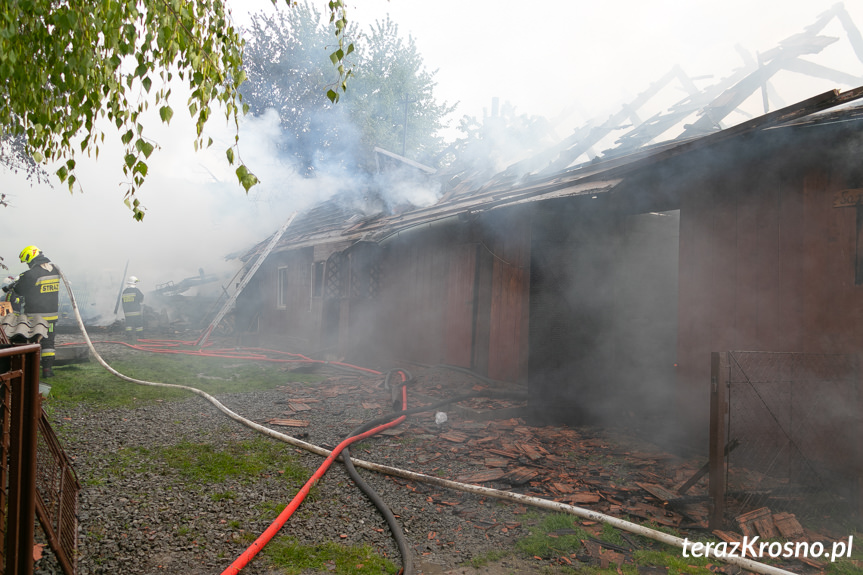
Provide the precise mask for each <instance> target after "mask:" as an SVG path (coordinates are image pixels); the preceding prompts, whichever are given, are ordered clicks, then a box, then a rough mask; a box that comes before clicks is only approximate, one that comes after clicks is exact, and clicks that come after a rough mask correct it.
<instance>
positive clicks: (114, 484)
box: [36, 346, 553, 575]
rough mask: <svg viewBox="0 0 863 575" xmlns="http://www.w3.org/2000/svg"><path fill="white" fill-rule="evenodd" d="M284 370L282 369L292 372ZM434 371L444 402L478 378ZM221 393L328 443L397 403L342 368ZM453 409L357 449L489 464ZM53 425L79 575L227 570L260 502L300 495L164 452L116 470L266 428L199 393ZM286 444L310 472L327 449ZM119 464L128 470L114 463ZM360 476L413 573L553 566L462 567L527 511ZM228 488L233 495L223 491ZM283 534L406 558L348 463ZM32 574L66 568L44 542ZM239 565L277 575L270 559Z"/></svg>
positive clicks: (108, 350) (378, 455)
mask: <svg viewBox="0 0 863 575" xmlns="http://www.w3.org/2000/svg"><path fill="white" fill-rule="evenodd" d="M118 347H119V346H99V349H100V353H102V355H103V357H105V358H106V360H108V361H109V362H110V361H111V357H112V355H111V354H112V353H113V354H115V356H116V354H118V353H130V352H131V353H138V352H134V351H129V350H128V348H119V349H118ZM415 375H416V374H415ZM289 379H290V375H289V374H287V373H286V380H289ZM425 379H426V383H430V384H431V385H430V387H429V388H430V389H432V391H433V392H434V393H437V394H438V396H437V397H442V396H445V394H446V393H453V392H454V390H455V389H458V390H463V389H465V387H464V386H467V388H469V387H470V386H471V385H472V384H473V383H476V380H472V378H470V377H469V376H465V375H463V374H457V373H456V374H449V375H446V376H444V375H441V374H437V375H434V374H432V375H429V376H428V377H426V378H425ZM444 384H446V385H444ZM449 385H454V386H456V387H455V388H450V387H448V386H449ZM424 390H425V389H424ZM458 393H461V391H458ZM441 394H444V395H441ZM217 399H218V400H219V401H220V402H222V403H223V404H224V405H225V406H226V407H227V408H229V409H230V410H232V411H234V412H235V413H237V414H239V415H241V416H243V417H246V418H248V419H250V420H253V421H255V422H258V423H262V424H264V423H265V422H266V421H267V420H269V419H271V418H295V419H298V418H301V419H303V420H307V421H309V425H308V426H307V427H304V428H301V429H300V428H291V427H277V426H275V425H269V427H270V428H272V429H275V430H277V431H279V432H281V433H284V434H287V435H298V434H299V435H302V436H303V440H304V441H307V442H309V443H312V444H315V445H320V446H330V447H331V446H334V445H336V444H338V443H339V441H341V440H342V439H343V438H344V437H345V436H346V434H347V433H348V432H349V431H351V430H352V429H354V428H356V427H357V425H359V423H361V422H365V421H368V420H369V419H372V418H374V417H376V416H378V415H380V414H382V413H385V412H388V411H389V407H388V406H389V405H390V402H391V397H390V391H388V390H386V389H384V386H383V385H382V380H381V378H374V377H360V378H356V377H355V376H352V375H346V374H342V375H334V377H332V378H331V379H330V380H328V381H325V382H323V383H321V384H318V385H316V386H312V387H309V386H308V384H305V385H302V384H292V383H290V382H288V381H286V384H285V386H284V387H282V388H279V389H277V390H273V391H267V392H252V393H241V394H231V395H224V396H219V397H218V398H217ZM302 399H307V400H308V405H309V406H310V407H312V408H313V409H311V410H310V411H307V412H300V413H293V412H289V410H288V405H287V403H288V401H289V400H294V401H297V400H302ZM426 399H427V400H428V399H433V398H432V397H427V398H426ZM316 400H317V401H316ZM421 403H422V402H421ZM448 417H449V421H448V422H447V423H444V424H442V425H438V424H436V423H435V421H434V413H428V414H422V415H418V416H415V417H412V418H411V419H409V421H408V422H407V423H405V424H402V426H400V427H399V428H398V429H397V430H395V431H393V432H391V434H390V435H384V436H379V437H376V438H374V439H371V440H366V442H365V443H363V444H359V445H357V446H355V448H354V451H353V456H354V457H356V458H359V459H364V460H368V461H375V462H378V463H381V464H384V465H389V466H394V467H399V468H404V469H410V470H413V471H419V472H422V473H425V474H429V475H435V476H441V477H445V478H447V479H456V478H457V477H458V475H460V474H462V473H464V472H468V471H475V470H479V469H484V467H483V465H482V462H481V461H476V460H475V459H471V456H470V454H469V453H468V452H465V450H464V449H460V446H453V447H450V446H448V445H444V444H445V443H446V442H443V441H442V440H441V439H440V434H441V433H443V432H444V431H446V430H448V429H454V428H455V427H457V426H458V425H460V424H461V425H467V426H470V425H487V424H488V423H487V422H486V423H484V424H473V423H471V422H470V421H468V419H467V417H466V416H462V415H461V412H459V411H458V410H452V411H449V412H448ZM52 424H53V426H54V429H55V431H56V432H57V434H58V435H59V436H60V438H61V442H62V443H63V446H64V448H65V450H66V452H67V454H68V455H69V456H70V457H71V459H72V461H73V465H74V468H75V470H76V473H77V475H78V478H79V481H80V483H81V485H82V488H81V492H80V496H79V518H78V519H79V539H78V550H79V558H78V573H79V574H80V575H95V574H112V575H113V574H117V573H123V574H125V575H149V574H156V573H159V574H163V573H183V574H184V575H197V574H205V573H206V574H212V573H221V572H222V571H223V570H224V569H225V568H227V567H228V566H229V565H230V564H231V562H232V561H234V560H235V559H236V558H237V557H238V556H239V555H240V554H241V553H242V552H243V551H244V550H245V549H246V548H247V546H248V544H249V534H252V535H254V537H257V536H258V535H259V534H260V533H262V532H263V531H264V530H265V529H266V528H267V527H268V526H269V522H268V521H265V520H263V519H261V509H260V505H261V504H262V503H265V502H278V503H279V504H280V505H285V504H287V503H288V502H289V501H290V498H291V496H292V494H293V491H291V490H292V489H293V490H296V489H297V488H299V487H300V485H299V483H297V484H295V485H291V484H290V483H289V482H287V481H286V480H285V478H284V477H281V476H279V475H278V474H271V475H262V476H260V477H257V478H256V479H255V480H254V481H251V482H248V483H244V482H240V481H235V480H230V479H229V480H226V481H225V482H224V484H220V485H207V486H200V485H186V484H184V480H183V479H182V476H181V475H180V474H179V473H178V472H177V471H176V470H174V469H171V468H169V467H168V466H167V465H165V464H164V462H161V461H154V460H143V461H140V460H139V461H136V460H135V459H134V458H129V459H125V460H124V463H122V464H121V465H120V466H118V457H117V456H118V454H128V453H133V452H134V449H135V448H141V449H147V450H150V451H151V452H152V451H153V450H155V449H157V448H159V447H163V446H171V445H175V444H177V443H178V442H183V441H187V442H195V443H207V444H212V445H213V446H215V447H216V448H217V449H218V448H219V447H220V446H225V445H227V444H228V443H232V442H237V441H243V440H250V439H253V438H260V437H262V436H261V435H260V434H259V433H257V432H255V431H254V430H252V429H250V428H249V427H247V426H244V425H242V424H240V423H239V422H236V421H234V420H232V419H230V418H228V417H227V416H225V415H224V414H223V413H221V412H220V411H218V410H217V409H216V407H215V406H213V405H212V404H211V403H210V402H208V401H207V400H205V399H204V398H201V397H198V396H192V397H190V398H189V399H186V400H182V401H175V402H167V401H166V402H161V403H158V404H156V405H150V406H146V407H139V408H135V409H110V410H102V409H100V410H89V409H87V408H86V407H76V408H74V409H59V408H58V409H55V410H54V412H53V413H52ZM270 441H275V442H277V441H276V440H272V439H270ZM277 443H279V442H277ZM281 445H284V448H285V449H287V450H290V451H291V452H292V453H294V454H295V455H296V456H297V457H298V458H299V461H300V462H301V463H302V465H303V466H304V467H305V468H307V469H308V470H309V476H310V475H311V473H313V472H314V470H315V469H317V468H318V466H319V465H320V464H321V463H322V461H323V458H322V457H320V456H318V455H315V454H311V453H308V452H306V451H303V450H301V449H298V448H297V447H295V446H291V445H288V444H281ZM118 467H121V468H122V472H119V473H118V472H117V469H118ZM359 473H360V474H361V475H362V476H363V477H364V478H365V479H366V481H367V482H368V483H369V484H371V485H372V486H373V487H374V488H375V489H376V490H377V491H378V493H379V494H380V495H381V496H382V498H383V499H384V500H385V501H386V502H387V504H388V505H389V506H390V508H391V509H392V511H393V513H395V514H396V516H397V517H398V520H399V522H400V524H401V525H402V527H403V529H404V532H405V534H406V536H407V538H408V540H409V544H410V546H411V549H412V552H413V556H414V566H415V570H416V572H417V573H424V574H443V573H478V572H480V571H481V572H483V573H531V572H535V573H538V572H540V569H542V568H543V567H544V568H545V570H544V571H543V572H544V573H548V572H550V571H549V567H550V566H549V565H547V564H546V565H543V563H542V562H538V561H535V560H527V559H517V558H513V557H510V558H507V559H504V560H502V561H496V562H493V563H491V564H487V565H485V566H484V567H483V568H482V569H481V570H480V571H477V570H476V569H474V568H473V567H465V562H467V561H469V560H470V559H471V558H474V557H482V556H485V555H486V554H488V553H489V552H490V551H494V550H498V551H499V550H505V549H510V548H512V546H513V545H514V544H515V542H516V541H517V540H518V539H519V538H520V537H524V536H525V535H527V534H528V527H529V522H528V521H526V516H525V512H526V509H525V508H524V507H523V506H519V505H515V504H511V503H504V502H500V501H498V500H495V499H484V498H482V497H480V496H478V495H474V494H468V493H464V492H458V491H454V490H447V489H442V488H440V487H434V486H430V485H428V484H423V483H415V482H410V481H406V480H403V479H399V478H393V477H390V476H386V475H382V474H379V473H376V472H370V471H367V470H364V469H359ZM227 492H230V493H232V494H233V495H232V497H230V498H219V497H216V496H215V495H216V494H220V493H227ZM280 535H286V536H290V537H293V538H296V539H297V540H298V541H299V542H301V543H303V544H314V543H323V542H333V541H334V542H341V543H344V544H351V545H370V546H371V547H373V548H374V549H375V550H376V551H377V552H378V553H380V554H382V555H385V556H387V557H388V558H390V559H391V560H392V561H393V562H394V563H395V564H396V565H401V558H400V556H399V554H398V550H397V547H396V544H395V542H394V539H393V538H392V536H391V534H390V532H389V529H388V527H387V525H386V522H385V521H384V519H383V518H382V516H381V515H380V514H379V512H378V511H377V510H376V509H375V508H374V506H373V505H372V504H371V503H370V502H369V501H368V499H367V498H366V497H365V495H364V494H363V493H362V492H361V491H360V490H359V489H358V488H357V487H356V486H355V485H354V484H353V482H352V481H351V480H350V478H349V476H348V475H347V473H346V471H345V470H344V468H343V466H342V465H341V464H340V463H336V464H334V465H333V466H332V467H331V468H330V469H329V471H328V472H327V474H326V475H325V476H324V478H323V480H322V481H321V482H320V483H319V486H318V488H317V493H316V495H315V496H314V497H312V498H309V499H307V500H306V501H305V502H304V503H303V504H302V506H301V507H300V509H299V510H298V511H297V512H296V513H295V514H294V516H293V517H291V519H290V520H289V521H288V522H287V524H286V525H285V526H284V527H283V528H282V529H281V531H280ZM324 572H328V571H324ZM551 572H553V571H551ZM36 573H37V574H56V573H61V571H60V569H59V567H58V565H57V562H56V558H54V557H53V554H52V553H51V551H50V548H49V547H47V546H46V547H45V550H44V553H43V557H42V558H41V559H39V560H38V561H37V562H36ZM242 573H244V574H249V575H255V574H259V575H260V574H276V573H280V571H278V570H277V569H274V568H273V567H272V566H271V565H270V564H269V562H268V561H267V558H266V557H265V556H264V554H261V555H259V556H257V557H256V558H255V559H254V560H253V561H252V562H251V563H250V564H249V565H248V566H247V567H245V568H244V569H243V571H242Z"/></svg>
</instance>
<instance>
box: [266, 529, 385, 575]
mask: <svg viewBox="0 0 863 575" xmlns="http://www.w3.org/2000/svg"><path fill="white" fill-rule="evenodd" d="M262 553H263V555H265V556H266V558H267V559H268V560H269V561H270V562H271V563H272V564H273V565H274V566H275V567H278V568H279V569H280V570H281V571H282V572H283V573H285V574H286V575H299V574H300V573H304V572H306V571H307V570H326V571H327V572H330V573H335V574H336V575H349V574H350V575H378V574H381V575H383V574H389V573H395V571H396V566H395V565H394V564H393V563H392V562H391V561H389V560H388V559H385V558H383V557H381V556H380V555H377V554H376V553H375V551H374V549H372V548H371V547H369V546H362V547H348V546H344V545H339V544H338V543H333V542H330V541H328V542H326V543H320V544H317V545H300V543H299V542H298V541H297V540H296V539H293V538H290V537H281V538H278V539H274V540H273V541H271V542H270V543H269V545H267V546H266V547H265V548H264V550H263V552H262Z"/></svg>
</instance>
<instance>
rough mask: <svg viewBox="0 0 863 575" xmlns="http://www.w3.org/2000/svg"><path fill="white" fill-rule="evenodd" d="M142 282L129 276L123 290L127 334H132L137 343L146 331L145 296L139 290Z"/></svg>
mask: <svg viewBox="0 0 863 575" xmlns="http://www.w3.org/2000/svg"><path fill="white" fill-rule="evenodd" d="M139 281H140V280H139V279H138V278H136V277H135V276H129V281H128V282H126V289H124V290H123V315H125V316H126V333H127V334H132V335H133V337H134V340H135V341H138V336H139V335H140V334H141V332H143V331H144V305H143V304H144V294H143V293H141V290H139V289H138V282H139Z"/></svg>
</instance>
